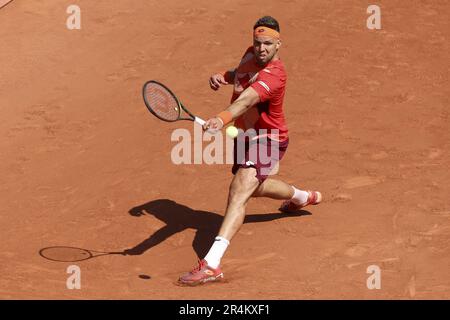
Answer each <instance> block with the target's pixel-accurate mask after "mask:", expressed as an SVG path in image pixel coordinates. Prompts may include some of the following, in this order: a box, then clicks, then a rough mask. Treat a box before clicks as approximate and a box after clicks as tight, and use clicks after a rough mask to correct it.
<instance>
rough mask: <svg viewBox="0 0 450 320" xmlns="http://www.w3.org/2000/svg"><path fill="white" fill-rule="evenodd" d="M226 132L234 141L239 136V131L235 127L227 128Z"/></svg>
mask: <svg viewBox="0 0 450 320" xmlns="http://www.w3.org/2000/svg"><path fill="white" fill-rule="evenodd" d="M226 132H227V135H228V136H229V137H230V138H232V139H234V138H236V137H237V136H238V134H239V131H238V129H237V128H236V127H235V126H229V127H228V128H227V130H226Z"/></svg>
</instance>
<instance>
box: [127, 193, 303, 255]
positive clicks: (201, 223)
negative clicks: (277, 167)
mask: <svg viewBox="0 0 450 320" xmlns="http://www.w3.org/2000/svg"><path fill="white" fill-rule="evenodd" d="M128 213H129V214H130V215H132V216H134V217H139V216H142V215H145V214H149V215H153V216H155V217H156V218H158V219H159V220H161V221H163V222H164V223H165V224H166V225H165V226H164V227H162V228H161V229H159V230H157V231H156V232H155V233H153V234H152V235H151V236H150V237H149V238H148V239H145V240H144V241H142V242H141V243H139V244H138V245H136V246H134V247H133V248H130V249H126V250H125V251H124V252H125V253H126V254H128V255H140V254H143V253H144V252H145V251H147V250H149V249H150V248H152V247H154V246H156V245H158V244H160V243H161V242H163V241H164V240H166V239H167V238H169V237H170V236H172V235H174V234H176V233H178V232H181V231H184V230H186V229H189V228H191V229H194V230H196V233H195V237H194V240H193V243H192V247H193V248H194V250H195V252H196V253H197V255H198V256H199V257H204V256H205V255H206V254H207V252H208V250H209V248H210V246H211V244H212V242H213V241H214V237H215V236H216V235H217V233H218V232H219V228H220V225H221V223H222V220H223V216H221V215H219V214H217V213H214V212H209V211H201V210H194V209H191V208H189V207H187V206H185V205H182V204H179V203H176V202H175V201H172V200H168V199H159V200H154V201H150V202H147V203H145V204H143V205H140V206H137V207H134V208H132V209H130V210H129V211H128ZM305 215H311V213H310V212H309V211H305V210H300V211H298V212H296V213H265V214H249V215H247V216H246V217H245V220H244V223H255V222H266V221H272V220H276V219H282V218H287V217H300V216H305Z"/></svg>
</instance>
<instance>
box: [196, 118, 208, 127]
mask: <svg viewBox="0 0 450 320" xmlns="http://www.w3.org/2000/svg"><path fill="white" fill-rule="evenodd" d="M194 121H195V122H197V123H198V124H199V125H201V126H203V125H204V124H205V123H206V121H205V120H203V119H200V118H199V117H195V118H194Z"/></svg>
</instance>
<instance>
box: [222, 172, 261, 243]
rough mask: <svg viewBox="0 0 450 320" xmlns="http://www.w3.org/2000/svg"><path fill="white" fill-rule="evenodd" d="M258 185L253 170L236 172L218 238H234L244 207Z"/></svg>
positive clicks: (242, 219)
mask: <svg viewBox="0 0 450 320" xmlns="http://www.w3.org/2000/svg"><path fill="white" fill-rule="evenodd" d="M259 184H260V183H259V180H258V179H257V178H256V169H255V168H253V167H249V168H240V169H239V170H238V172H237V173H236V175H235V176H234V178H233V180H232V182H231V185H230V190H229V193H228V203H227V209H226V211H225V217H224V220H223V222H222V226H221V228H220V230H219V237H223V238H225V239H227V240H228V241H230V240H231V239H232V238H233V237H234V235H235V234H236V232H237V231H238V230H239V228H240V227H241V225H242V223H243V222H244V218H245V206H246V204H247V202H248V200H249V199H250V197H251V196H252V194H253V193H254V192H255V190H256V189H257V188H258V186H259Z"/></svg>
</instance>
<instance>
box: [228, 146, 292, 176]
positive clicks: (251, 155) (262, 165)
mask: <svg viewBox="0 0 450 320" xmlns="http://www.w3.org/2000/svg"><path fill="white" fill-rule="evenodd" d="M238 139H239V138H236V139H234V150H233V152H234V154H233V158H234V159H233V160H234V164H233V168H232V169H231V172H232V173H233V174H236V172H237V171H238V170H239V168H250V167H253V168H255V169H256V178H257V179H258V181H259V183H263V182H264V180H266V179H267V177H268V176H269V175H270V172H271V171H272V169H273V168H274V167H275V165H276V164H277V163H278V162H279V161H280V160H281V159H282V158H283V156H284V154H285V152H286V150H287V147H288V145H289V139H286V140H285V141H282V142H279V141H276V140H271V139H269V138H267V137H264V138H259V139H256V140H252V141H249V139H248V138H246V139H245V142H244V140H243V139H240V140H239V141H238Z"/></svg>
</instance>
